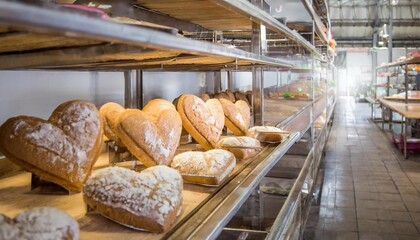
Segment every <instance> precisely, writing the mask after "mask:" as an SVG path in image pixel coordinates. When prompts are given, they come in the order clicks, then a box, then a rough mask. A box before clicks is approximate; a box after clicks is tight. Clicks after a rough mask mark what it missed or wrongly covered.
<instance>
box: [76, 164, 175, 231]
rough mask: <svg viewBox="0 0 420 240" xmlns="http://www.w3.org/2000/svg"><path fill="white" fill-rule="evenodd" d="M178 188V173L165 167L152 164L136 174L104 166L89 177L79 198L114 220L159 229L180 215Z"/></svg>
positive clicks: (138, 227) (147, 229) (135, 226)
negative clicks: (81, 197)
mask: <svg viewBox="0 0 420 240" xmlns="http://www.w3.org/2000/svg"><path fill="white" fill-rule="evenodd" d="M182 190H183V180H182V176H181V175H180V174H179V172H178V171H177V170H175V169H172V168H170V167H168V166H163V165H158V166H153V167H149V168H146V169H144V170H143V171H141V172H140V173H138V172H136V171H133V170H129V169H127V168H122V167H108V168H103V169H100V170H98V171H96V172H95V173H94V175H93V176H92V177H91V178H89V180H88V181H87V182H86V183H85V185H84V188H83V198H84V200H85V202H86V203H87V204H88V205H89V206H90V207H91V208H93V209H95V210H97V211H98V212H99V213H101V214H102V215H104V216H105V217H107V218H109V219H111V220H113V221H115V222H117V223H120V224H123V225H126V226H128V227H131V228H136V229H139V230H146V231H152V232H163V231H165V230H167V229H169V227H170V226H171V225H172V224H173V223H174V222H175V220H176V218H177V216H179V214H181V210H182Z"/></svg>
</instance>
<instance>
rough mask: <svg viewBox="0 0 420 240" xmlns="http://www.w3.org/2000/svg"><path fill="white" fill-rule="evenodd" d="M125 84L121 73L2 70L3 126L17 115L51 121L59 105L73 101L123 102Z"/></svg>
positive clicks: (0, 86) (1, 120) (0, 81)
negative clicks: (50, 117) (53, 111)
mask: <svg viewBox="0 0 420 240" xmlns="http://www.w3.org/2000/svg"><path fill="white" fill-rule="evenodd" d="M123 83H124V78H123V75H122V73H89V72H53V71H49V72H44V71H1V72H0V111H1V115H0V124H2V123H3V122H4V121H6V120H7V119H8V118H10V117H13V116H18V115H29V116H36V117H40V118H48V117H49V116H50V114H51V112H52V110H54V108H56V107H57V106H58V105H59V104H60V103H63V102H65V101H68V100H72V99H83V100H87V101H90V102H93V103H95V104H96V105H100V104H102V103H103V102H105V101H107V100H110V101H117V102H120V103H121V101H122V100H123V98H122V94H123V92H124V85H123Z"/></svg>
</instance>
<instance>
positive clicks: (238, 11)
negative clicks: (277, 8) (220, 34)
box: [137, 0, 322, 56]
mask: <svg viewBox="0 0 420 240" xmlns="http://www.w3.org/2000/svg"><path fill="white" fill-rule="evenodd" d="M137 3H138V4H140V5H142V6H144V7H147V8H149V9H152V10H155V11H158V12H160V13H163V14H167V15H169V16H171V17H175V18H178V19H182V20H185V21H191V22H193V23H195V24H198V25H201V26H203V27H205V28H208V29H211V30H217V31H225V30H252V23H253V22H255V23H258V24H262V25H264V26H265V27H267V28H268V29H270V30H272V31H274V32H277V33H282V34H284V35H285V36H286V37H288V38H289V39H290V40H292V41H294V42H296V43H298V44H300V45H302V47H304V48H305V49H306V50H308V51H310V52H313V53H315V55H317V56H322V55H321V54H320V53H319V52H318V50H317V49H316V48H315V47H314V46H313V45H312V44H311V43H310V42H308V41H307V40H306V39H304V38H303V37H302V36H301V35H300V34H299V33H298V32H296V31H294V30H291V29H290V28H288V27H287V26H286V25H284V24H282V23H281V22H279V21H278V20H277V19H275V18H274V17H272V16H271V15H270V14H269V13H266V12H264V11H263V10H261V9H260V8H258V7H256V6H255V5H253V4H252V3H250V2H249V1H247V0H201V1H199V2H197V1H185V0H173V1H171V4H162V3H159V2H156V1H153V0H137ZM197 7H198V8H197Z"/></svg>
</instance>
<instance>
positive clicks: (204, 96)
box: [200, 93, 211, 102]
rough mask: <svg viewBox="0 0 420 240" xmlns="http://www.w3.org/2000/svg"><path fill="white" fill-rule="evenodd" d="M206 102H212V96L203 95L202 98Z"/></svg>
mask: <svg viewBox="0 0 420 240" xmlns="http://www.w3.org/2000/svg"><path fill="white" fill-rule="evenodd" d="M200 98H201V99H202V100H203V101H204V102H207V101H208V100H210V98H211V97H210V95H208V94H207V93H203V94H201V97H200Z"/></svg>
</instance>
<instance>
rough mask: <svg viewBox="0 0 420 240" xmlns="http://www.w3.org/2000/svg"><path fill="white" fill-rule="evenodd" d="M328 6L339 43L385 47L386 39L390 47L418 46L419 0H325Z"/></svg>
mask: <svg viewBox="0 0 420 240" xmlns="http://www.w3.org/2000/svg"><path fill="white" fill-rule="evenodd" d="M328 6H329V15H330V19H331V26H332V34H333V36H334V38H335V39H336V41H337V44H338V46H339V47H381V46H385V47H386V46H387V45H388V44H389V42H390V41H389V39H392V46H393V47H419V46H420V0H328ZM388 35H389V36H388ZM382 42H383V44H382Z"/></svg>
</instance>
